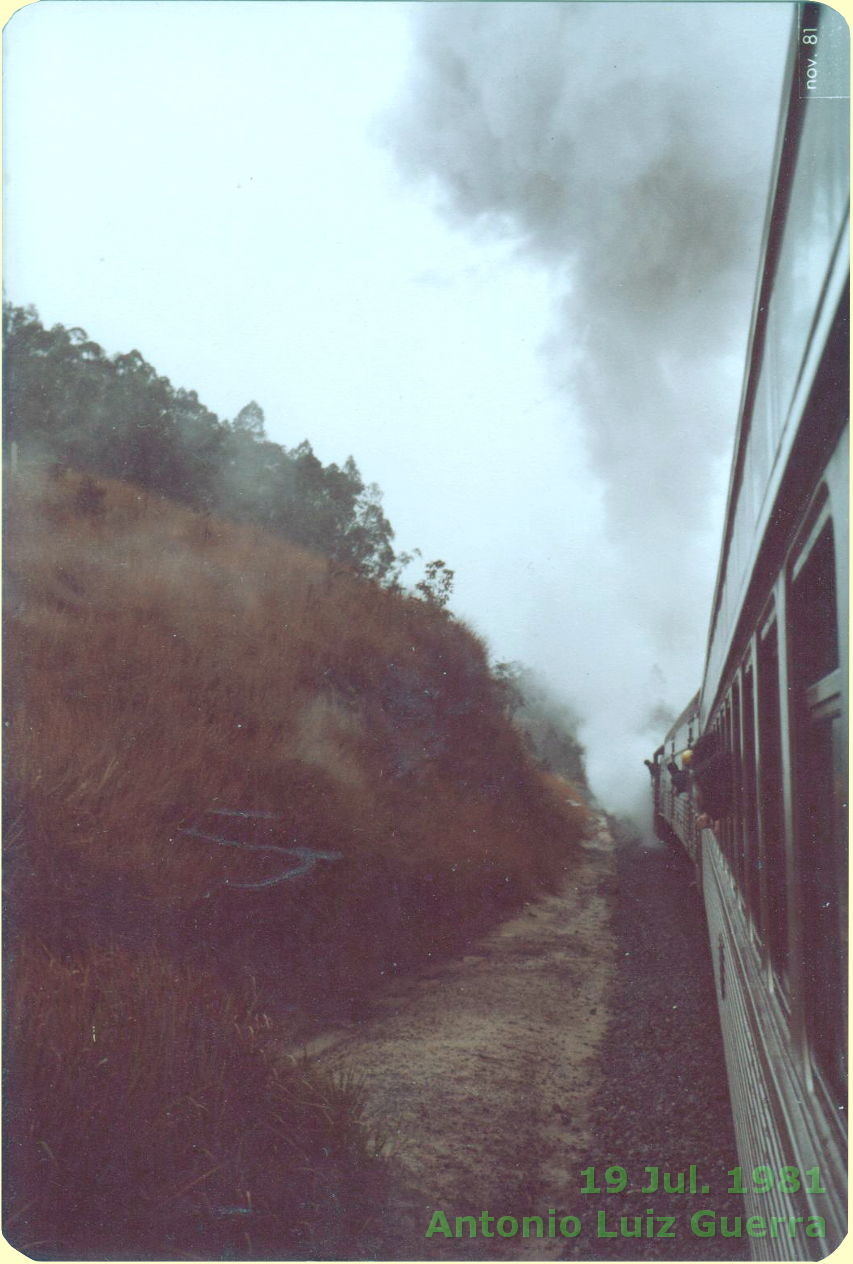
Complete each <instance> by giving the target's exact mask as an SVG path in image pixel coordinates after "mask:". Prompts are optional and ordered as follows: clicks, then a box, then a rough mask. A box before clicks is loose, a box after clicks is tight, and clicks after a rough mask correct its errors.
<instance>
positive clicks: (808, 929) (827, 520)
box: [786, 486, 849, 1107]
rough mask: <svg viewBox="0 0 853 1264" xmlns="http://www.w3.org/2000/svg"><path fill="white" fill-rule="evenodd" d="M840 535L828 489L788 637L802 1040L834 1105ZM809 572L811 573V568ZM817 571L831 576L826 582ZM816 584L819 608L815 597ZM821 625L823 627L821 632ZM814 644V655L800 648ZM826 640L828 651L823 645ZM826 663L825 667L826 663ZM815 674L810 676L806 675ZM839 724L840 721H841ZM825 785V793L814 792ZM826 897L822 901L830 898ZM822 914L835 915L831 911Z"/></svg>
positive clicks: (841, 899) (843, 1048) (842, 906)
mask: <svg viewBox="0 0 853 1264" xmlns="http://www.w3.org/2000/svg"><path fill="white" fill-rule="evenodd" d="M837 544H838V536H837V530H836V523H835V520H834V516H833V514H832V506H831V504H830V501H829V496H828V492H827V489H826V488H825V486H823V487H821V488H820V489H819V492H818V494H817V496H816V498H815V501H814V502H813V504H812V506H811V508H810V512H809V513H808V514H807V516H806V519H805V522H804V524H803V526H802V528H801V530H800V531H799V532H798V534H797V538H796V541H795V543H794V545H793V547H792V549H791V551H790V553H789V555H788V566H787V568H786V569H787V599H786V637H787V640H788V660H789V668H788V684H789V690H790V698H791V706H790V723H789V730H790V731H789V741H790V745H791V790H792V807H793V811H792V833H793V860H794V878H795V889H796V894H797V905H796V909H795V911H794V925H795V944H794V948H795V969H796V971H797V975H798V980H797V989H796V990H797V992H798V994H799V996H800V997H801V1002H800V1004H799V1005H798V1006H797V1013H796V1015H795V1026H796V1028H797V1031H796V1040H797V1044H798V1046H799V1048H800V1053H801V1058H802V1064H803V1071H804V1073H805V1076H806V1079H807V1082H808V1084H809V1087H810V1088H812V1089H813V1090H815V1089H817V1088H818V1087H819V1091H820V1093H821V1095H822V1096H823V1097H824V1098H825V1099H826V1100H827V1101H829V1102H830V1103H831V1104H834V1105H835V1106H836V1107H837V1104H838V1100H839V1098H840V1099H842V1100H843V1099H844V1098H845V1097H846V1093H847V1055H848V1049H847V1012H848V1010H849V995H848V975H847V972H848V969H849V938H848V931H847V925H848V920H847V919H848V916H849V914H848V910H847V889H848V888H847V883H848V881H849V859H848V845H849V844H848V837H847V827H846V816H845V812H844V808H845V805H846V803H847V799H848V795H847V784H846V780H845V774H846V756H845V752H844V749H843V746H844V736H845V735H844V734H843V733H841V731H840V727H839V723H840V724H841V725H843V716H844V713H845V712H844V702H843V690H844V680H843V675H844V673H843V664H842V658H841V655H842V645H843V638H842V634H841V620H842V619H843V617H844V610H843V608H842V602H841V600H840V593H839V588H838V557H837ZM809 568H813V570H811V572H810V569H809ZM821 568H824V569H825V570H826V572H827V575H826V576H825V577H824V578H823V580H822V579H821V573H822V572H821ZM810 585H815V586H816V587H817V588H818V590H819V593H820V595H823V593H824V592H825V593H826V596H827V601H826V603H824V608H823V609H821V602H820V601H818V600H816V599H815V594H814V593H813V592H810V591H809V586H810ZM822 627H823V630H821V629H822ZM815 642H816V643H817V645H818V649H817V651H816V656H813V657H810V658H809V660H808V662H807V661H806V658H805V656H804V655H803V654H802V653H799V652H798V651H800V650H801V647H802V646H803V644H807V645H810V646H811V645H814V644H815ZM821 643H822V648H821ZM822 658H823V660H824V661H821V660H822ZM812 672H819V674H818V675H816V676H812V675H811V674H810V673H812ZM837 722H839V723H837ZM818 780H819V781H820V782H821V784H822V793H821V791H817V790H816V789H815V783H816V781H818ZM824 897H826V898H825V899H824ZM826 910H830V912H827V911H826Z"/></svg>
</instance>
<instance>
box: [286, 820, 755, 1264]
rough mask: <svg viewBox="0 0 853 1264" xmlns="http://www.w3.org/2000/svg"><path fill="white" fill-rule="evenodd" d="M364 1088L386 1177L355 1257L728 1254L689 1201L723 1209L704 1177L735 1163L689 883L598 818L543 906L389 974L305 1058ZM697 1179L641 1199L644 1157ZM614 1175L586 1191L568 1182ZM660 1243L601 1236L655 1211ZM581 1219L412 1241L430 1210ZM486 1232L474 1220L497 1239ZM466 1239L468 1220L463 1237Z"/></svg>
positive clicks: (735, 1254) (720, 1183)
mask: <svg viewBox="0 0 853 1264" xmlns="http://www.w3.org/2000/svg"><path fill="white" fill-rule="evenodd" d="M309 1047H310V1048H311V1049H312V1051H313V1052H314V1053H316V1054H317V1056H318V1057H319V1058H320V1060H321V1062H322V1063H324V1064H325V1065H327V1066H328V1067H331V1068H349V1069H351V1070H354V1071H355V1072H356V1073H357V1074H358V1075H359V1076H361V1077H363V1079H364V1080H365V1082H366V1085H367V1102H368V1112H369V1116H370V1118H371V1121H372V1122H373V1123H374V1125H375V1126H376V1127H377V1128H378V1129H379V1130H382V1131H384V1132H385V1134H386V1135H387V1136H388V1138H389V1141H390V1143H391V1146H392V1147H393V1151H394V1158H395V1161H394V1166H395V1168H396V1170H397V1172H398V1174H399V1178H400V1179H399V1180H398V1182H397V1183H396V1185H395V1187H394V1189H393V1190H392V1195H391V1199H390V1202H389V1204H388V1205H387V1207H385V1208H383V1210H382V1213H381V1217H380V1223H379V1225H378V1227H377V1230H376V1232H375V1235H374V1238H373V1241H372V1242H371V1243H370V1244H369V1245H368V1249H367V1250H366V1251H365V1253H364V1255H362V1258H367V1257H378V1258H386V1259H433V1258H434V1259H477V1258H480V1259H582V1260H595V1259H687V1258H694V1259H703V1258H704V1259H708V1258H727V1259H736V1258H740V1257H742V1256H744V1255H745V1254H746V1252H745V1251H743V1250H741V1247H742V1243H740V1242H738V1241H736V1240H729V1239H720V1240H717V1239H697V1238H694V1237H692V1236H691V1235H690V1233H689V1229H688V1221H689V1216H690V1214H691V1213H692V1212H693V1211H695V1210H697V1209H698V1207H699V1205H700V1203H701V1205H702V1206H703V1207H708V1208H711V1209H713V1210H714V1211H716V1212H717V1213H718V1214H719V1213H721V1212H722V1213H726V1214H738V1213H740V1212H742V1208H741V1207H739V1206H738V1205H737V1200H734V1199H729V1198H726V1197H725V1196H724V1195H722V1193H721V1191H722V1190H723V1189H724V1187H725V1181H724V1180H722V1179H720V1176H721V1174H722V1173H723V1172H724V1171H725V1169H726V1168H727V1167H731V1166H733V1165H734V1164H735V1163H736V1162H737V1160H736V1158H735V1157H734V1156H735V1150H734V1138H733V1134H732V1128H731V1120H730V1115H729V1108H728V1098H727V1092H726V1083H725V1071H724V1065H723V1058H722V1048H721V1042H720V1037H719V1029H718V1025H717V1019H716V1011H715V1006H714V997H713V985H712V979H711V974H710V963H709V960H708V959H707V947H706V944H705V929H704V923H703V914H702V908H701V902H700V899H699V895H698V891H697V890H696V886H695V881H694V878H693V872H692V869H691V868H690V866H689V864H688V863H687V862H686V860H685V859H684V858H683V857H681V856H680V855H677V854H675V853H673V852H672V851H670V850H668V849H666V848H663V847H661V848H655V847H644V846H641V845H640V844H639V843H638V842H637V840H636V839H623V840H621V842H614V838H613V836H612V833H611V830H610V828H609V826H608V823H607V822H606V821H605V819H604V818H603V817H602V818H599V820H598V824H597V829H596V832H595V835H594V837H593V838H591V839H590V840H588V842H587V843H586V844H585V845H584V850H583V852H582V857H581V860H580V863H579V864H578V866H577V868H576V869H575V871H574V873H573V874H572V876H571V878H570V879H569V880H568V881H567V883H566V885H565V888H564V890H563V891H562V892H561V893H560V894H559V895H553V896H548V897H544V898H542V899H540V900H538V901H534V902H531V903H530V904H528V905H527V906H526V907H525V909H524V910H523V911H522V912H521V913H519V914H518V915H516V916H513V917H511V918H509V919H508V920H507V921H505V922H504V923H503V924H502V925H501V926H500V927H498V928H497V929H496V930H494V931H492V932H491V933H490V934H488V935H486V936H484V937H483V938H482V939H481V940H479V941H477V942H476V943H475V944H474V945H473V946H472V948H471V950H470V951H469V952H468V954H467V955H465V956H460V957H457V958H455V959H451V960H448V961H445V962H443V963H442V964H441V965H438V966H436V967H435V968H434V969H432V970H430V969H426V970H423V971H421V972H419V973H417V974H415V975H413V976H410V977H408V978H406V979H398V980H394V981H389V984H388V986H387V989H386V990H385V992H384V993H383V994H382V995H380V996H379V997H378V998H377V999H376V1000H375V1001H374V1003H373V1004H372V1006H371V1008H370V1010H369V1011H368V1012H367V1013H366V1014H364V1015H362V1016H361V1019H360V1020H356V1021H354V1022H353V1023H352V1024H351V1025H350V1026H347V1027H342V1028H339V1029H337V1030H334V1031H326V1032H325V1033H323V1034H322V1035H320V1036H319V1037H318V1038H317V1039H315V1040H314V1041H313V1042H312V1044H311V1046H309ZM691 1163H697V1164H699V1165H701V1167H702V1173H703V1177H708V1178H709V1180H710V1183H711V1185H712V1192H711V1194H710V1195H709V1196H703V1197H701V1198H700V1200H699V1202H697V1201H696V1199H695V1198H691V1197H690V1196H689V1195H687V1194H678V1193H676V1194H669V1195H665V1194H657V1195H655V1196H654V1197H652V1198H650V1197H649V1195H648V1194H643V1193H642V1186H643V1184H644V1183H645V1182H646V1181H647V1180H648V1177H647V1176H646V1175H645V1167H646V1165H650V1166H653V1167H659V1168H660V1169H662V1170H668V1171H671V1172H673V1173H675V1172H677V1171H678V1170H681V1169H685V1170H686V1169H688V1167H689V1165H690V1164H691ZM611 1164H619V1165H622V1166H624V1167H625V1168H626V1169H627V1170H628V1172H629V1173H630V1175H631V1181H630V1184H629V1186H628V1188H627V1189H626V1190H625V1191H624V1192H622V1193H620V1194H619V1195H618V1196H614V1197H610V1198H607V1197H605V1196H597V1197H595V1196H593V1197H591V1196H589V1195H587V1196H584V1195H582V1194H581V1193H580V1190H581V1186H582V1184H583V1178H582V1176H581V1173H582V1171H583V1169H585V1168H587V1167H589V1166H595V1168H596V1170H597V1172H598V1173H599V1182H601V1173H603V1171H604V1169H605V1168H606V1167H608V1166H609V1165H611ZM652 1205H653V1209H654V1212H655V1214H656V1215H659V1216H673V1217H675V1223H676V1236H674V1237H673V1238H667V1239H666V1240H658V1239H656V1238H649V1237H646V1236H643V1237H641V1238H634V1237H631V1238H621V1237H617V1238H602V1237H600V1236H599V1235H598V1232H597V1227H598V1226H597V1213H598V1210H599V1209H600V1208H604V1209H606V1214H607V1217H608V1227H609V1228H612V1224H613V1222H614V1220H618V1217H619V1216H621V1215H626V1216H631V1217H633V1216H639V1217H640V1219H641V1221H642V1222H643V1223H645V1213H646V1212H647V1210H648V1209H649V1208H650V1207H652ZM552 1208H553V1209H555V1210H556V1213H557V1216H558V1217H560V1216H564V1215H574V1216H577V1217H578V1218H579V1219H580V1221H581V1223H582V1230H581V1232H580V1233H579V1234H578V1235H577V1236H576V1237H574V1238H566V1237H561V1236H559V1234H557V1235H556V1236H553V1237H548V1236H545V1237H543V1238H541V1239H537V1238H528V1239H524V1238H523V1237H522V1236H521V1232H520V1231H519V1233H518V1234H517V1235H516V1236H514V1237H511V1238H507V1239H502V1238H500V1237H499V1236H497V1235H496V1234H495V1235H494V1236H492V1237H484V1236H483V1235H482V1234H481V1233H480V1232H479V1231H478V1235H477V1237H476V1238H471V1237H468V1236H465V1237H460V1238H455V1237H454V1238H446V1237H445V1236H443V1235H442V1234H441V1233H439V1232H436V1233H433V1234H432V1235H431V1236H430V1238H427V1237H426V1231H427V1228H428V1227H429V1226H430V1224H431V1222H432V1220H433V1217H434V1214H435V1213H436V1212H437V1211H441V1212H444V1213H445V1215H446V1216H447V1218H448V1223H449V1225H450V1226H451V1227H453V1226H454V1220H455V1217H456V1216H474V1217H476V1218H477V1220H478V1221H479V1218H480V1215H481V1212H483V1211H487V1212H488V1213H489V1214H490V1215H492V1216H494V1217H499V1216H512V1217H515V1218H516V1219H517V1220H518V1221H519V1224H520V1223H521V1218H522V1217H525V1216H540V1217H542V1218H543V1220H544V1222H545V1225H546V1230H547V1223H548V1221H547V1218H548V1214H549V1211H550V1209H552ZM494 1227H495V1226H494V1223H492V1225H491V1228H492V1230H493V1231H494ZM466 1233H467V1227H466Z"/></svg>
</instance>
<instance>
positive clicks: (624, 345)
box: [386, 3, 790, 797]
mask: <svg viewBox="0 0 853 1264" xmlns="http://www.w3.org/2000/svg"><path fill="white" fill-rule="evenodd" d="M413 9H414V13H413V22H414V48H415V56H414V64H413V73H412V75H411V78H410V81H409V95H408V97H407V99H406V100H405V101H404V102H401V103H399V104H398V107H397V108H396V109H395V111H394V113H393V115H391V116H389V118H388V119H386V129H387V131H386V139H387V143H388V144H389V145H390V147H391V148H392V150H393V152H394V154H395V156H396V159H397V161H398V163H399V165H400V167H401V169H402V170H403V171H404V172H405V173H406V174H408V175H409V176H411V177H412V178H414V179H417V180H427V181H429V182H430V183H431V184H432V186H433V188H434V190H435V191H436V192H437V195H438V198H439V202H440V205H441V206H442V208H443V210H444V212H445V213H446V214H447V215H448V216H449V217H451V218H452V219H453V220H454V221H455V222H457V223H458V224H459V225H460V226H463V227H465V228H466V229H468V230H469V231H470V230H471V229H472V228H473V229H475V230H477V231H480V232H484V233H489V234H493V235H494V234H497V235H502V236H504V237H507V238H509V239H511V240H513V241H515V242H516V243H517V248H518V251H519V252H521V253H522V254H523V255H525V256H526V257H528V258H529V259H530V260H531V262H535V263H536V264H537V265H539V266H544V267H546V268H547V269H549V270H550V273H551V275H552V277H553V280H554V286H555V313H556V319H555V323H554V327H553V330H552V334H551V336H550V338H549V340H548V344H547V346H546V347H545V348H543V350H544V351H545V353H546V355H547V357H548V361H549V365H550V371H551V373H552V375H553V379H554V381H555V383H556V384H557V385H558V386H559V387H560V389H561V390H562V391H563V392H564V393H565V398H566V402H567V409H566V416H567V425H570V424H578V422H579V423H580V424H581V425H582V427H583V431H584V434H585V441H586V447H587V452H588V457H589V461H590V466H591V468H592V470H593V471H594V473H595V474H596V475H597V476H598V477H599V478H600V479H601V480H602V483H603V503H604V510H605V528H604V531H605V536H606V538H605V539H603V540H602V541H601V550H602V558H603V559H604V563H605V564H604V570H605V571H606V574H607V588H606V589H604V588H602V590H601V596H600V598H599V605H600V610H599V615H600V617H599V618H598V619H596V617H595V610H594V609H592V608H590V610H589V618H588V620H587V623H588V635H587V638H586V643H585V644H586V650H585V651H584V649H583V646H581V647H577V646H576V647H575V648H576V653H578V654H580V656H581V659H582V658H583V655H584V652H585V653H586V655H587V657H588V658H589V659H590V662H591V661H592V659H593V658H595V659H596V660H600V659H601V657H602V655H604V656H606V657H608V658H609V659H610V664H611V670H612V687H611V688H610V689H609V699H608V690H607V689H606V688H605V690H604V693H598V694H597V696H596V699H595V702H594V703H593V699H592V698H585V699H583V700H582V701H583V704H584V706H585V709H587V710H588V709H589V708H590V707H591V706H593V705H594V706H595V707H596V708H597V714H596V715H595V716H589V717H588V719H589V723H590V725H591V728H590V731H589V733H588V734H587V735H586V738H587V742H588V745H589V746H590V747H591V757H592V762H593V764H594V763H595V760H596V753H595V743H596V741H600V742H601V743H607V734H608V732H609V733H611V735H612V733H613V730H614V728H615V727H616V726H618V728H619V729H620V731H622V732H623V733H624V732H626V731H628V730H631V731H634V732H635V734H639V736H635V738H634V746H633V747H632V749H631V752H630V757H631V759H634V758H635V757H638V756H639V753H640V750H642V748H643V746H648V743H649V742H650V741H653V740H654V739H655V737H656V736H657V735H658V733H659V730H658V731H657V733H655V732H653V725H654V723H656V722H658V721H659V717H660V705H661V703H662V701H663V700H664V699H663V696H662V695H663V694H664V693H665V692H666V691H665V689H658V688H657V683H656V678H655V672H656V671H657V673H658V675H660V671H661V665H663V669H664V675H665V676H667V678H669V676H670V675H671V676H672V678H673V683H675V682H679V683H678V687H679V688H680V689H682V690H683V689H684V684H683V683H682V682H681V676H682V674H683V671H682V672H680V671H679V670H678V664H679V662H680V663H682V664H683V663H685V662H686V663H687V664H688V666H689V671H690V672H692V673H696V674H695V675H694V676H693V680H694V681H695V682H696V683H698V672H699V670H700V667H701V648H702V643H703V641H704V637H705V633H706V628H707V619H708V603H709V597H710V590H711V585H712V582H713V572H714V567H715V552H716V540H717V539H718V538H719V529H720V528H719V514H720V508H721V503H722V498H723V489H724V484H725V477H726V468H727V460H728V452H729V451H730V447H731V442H732V437H733V433H734V424H735V414H736V407H737V401H738V395H739V389H740V381H741V376H742V365H743V353H744V349H745V340H746V334H747V325H748V318H749V312H750V309H751V303H752V293H753V289H754V284H755V269H756V264H757V258H758V246H759V241H760V235H761V225H762V222H763V217H764V210H765V203H766V196H767V191H768V183H769V175H770V160H771V156H772V149H773V139H774V133H775V126H776V118H777V114H778V108H779V101H780V89H781V84H780V79H781V74H780V72H781V66H782V62H783V59H784V49H785V45H786V41H787V34H788V25H789V22H790V16H789V14H790V6H787V5H775V4H771V5H766V4H761V5H743V4H716V5H715V4H700V5H695V4H682V5H675V4H665V5H655V4H596V3H586V4H533V5H531V4H451V5H445V4H430V5H422V6H413ZM762 66H766V67H767V69H765V70H762ZM593 604H594V603H593ZM614 607H618V617H617V618H616V619H614V617H613V609H614ZM597 625H598V626H600V627H601V628H607V629H608V630H610V631H611V633H612V635H613V636H614V637H615V639H614V640H612V641H611V643H610V644H609V645H603V644H602V642H601V638H600V636H598V635H596V632H595V628H596V626H597ZM619 626H621V627H622V628H623V632H622V634H621V635H622V636H623V640H624V637H625V634H627V635H628V636H630V638H631V639H632V641H633V644H634V649H636V645H637V644H638V643H640V642H641V643H642V645H643V653H644V654H645V659H644V660H643V661H645V663H646V670H645V671H644V673H643V678H642V679H641V680H639V681H638V680H637V679H636V678H635V679H633V680H632V681H631V682H630V688H628V689H627V690H626V684H627V683H628V682H626V680H625V678H624V674H625V671H631V672H632V673H634V675H635V677H636V673H637V668H638V656H637V654H636V652H632V653H629V654H627V655H626V654H623V653H622V649H623V648H624V646H620V643H619V637H620V632H619V631H618V630H615V631H614V628H616V629H618V627H619ZM590 629H591V631H592V634H591V635H589V630H590ZM641 657H642V656H641ZM620 663H621V668H620ZM656 663H657V664H658V666H657V667H656V666H655V664H656ZM669 665H672V667H673V670H672V672H669V671H668V670H667V668H668V666H669ZM578 666H579V677H580V678H582V677H583V676H584V675H586V676H588V677H590V678H591V679H595V681H596V688H600V687H601V675H602V673H601V670H600V662H599V663H598V667H597V668H596V669H595V670H592V671H587V672H586V673H585V672H584V671H583V667H584V664H583V662H582V661H581V662H580V663H579V664H578ZM695 687H696V684H695V683H694V684H692V685H691V686H690V690H692V689H693V688H695ZM579 690H580V692H581V693H582V692H583V690H582V688H580V687H579ZM626 696H628V697H630V698H631V700H632V701H631V705H632V706H633V712H632V713H631V714H629V715H627V716H626V714H625V699H626ZM686 700H687V699H686V696H685V697H683V698H681V699H680V700H679V699H678V698H676V697H672V698H668V699H666V702H667V705H669V706H670V707H672V706H675V707H676V709H680V707H681V705H683V703H684V702H686ZM656 708H657V710H656ZM652 717H654V719H653V718H652ZM609 747H610V755H609V756H608V763H609V764H612V753H613V742H612V740H611V741H610V742H609ZM617 797H618V796H617Z"/></svg>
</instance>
